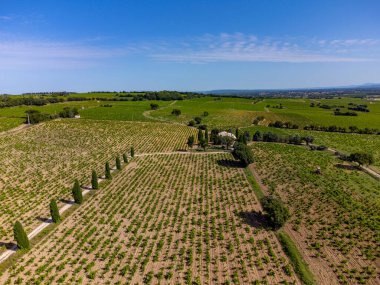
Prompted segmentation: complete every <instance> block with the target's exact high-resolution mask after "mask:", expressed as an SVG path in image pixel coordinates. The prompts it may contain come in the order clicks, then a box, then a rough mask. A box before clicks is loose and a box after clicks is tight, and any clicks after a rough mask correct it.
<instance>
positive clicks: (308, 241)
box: [252, 143, 380, 284]
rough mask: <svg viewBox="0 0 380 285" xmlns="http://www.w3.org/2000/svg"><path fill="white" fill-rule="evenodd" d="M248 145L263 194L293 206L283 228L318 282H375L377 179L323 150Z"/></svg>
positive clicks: (379, 202)
mask: <svg viewBox="0 0 380 285" xmlns="http://www.w3.org/2000/svg"><path fill="white" fill-rule="evenodd" d="M252 149H253V151H254V153H255V157H256V160H257V162H256V163H255V168H254V169H255V171H256V172H257V173H258V175H259V177H260V179H261V180H262V183H264V184H265V185H266V187H267V192H268V193H267V194H272V193H276V194H278V195H279V196H280V197H281V198H282V199H283V201H284V202H286V204H287V205H288V206H289V208H290V209H291V210H292V219H291V222H290V223H288V225H287V226H286V231H287V232H288V233H289V234H290V236H291V237H292V238H293V240H294V241H295V242H296V244H297V246H298V247H299V249H300V251H301V252H303V254H304V256H305V259H306V261H307V262H308V264H309V265H310V267H311V269H312V271H313V272H314V274H315V275H316V277H317V278H318V281H319V282H318V283H319V284H379V282H380V279H379V274H380V271H379V266H378V264H379V263H378V262H379V256H380V251H379V243H378V242H379V238H380V236H379V234H380V219H379V212H380V187H379V186H380V184H379V181H377V180H375V179H373V178H371V177H370V176H368V175H366V174H365V173H363V172H361V171H358V170H355V169H352V168H351V167H350V166H349V165H346V164H344V163H342V162H341V161H339V160H337V159H335V158H334V157H333V156H331V155H329V154H328V153H327V152H318V151H314V152H313V151H309V150H308V149H307V148H306V147H302V146H292V145H286V144H274V143H253V144H252ZM317 166H320V167H321V169H322V175H318V174H315V172H314V171H315V169H316V168H317Z"/></svg>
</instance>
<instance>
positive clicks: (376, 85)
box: [202, 83, 380, 95]
mask: <svg viewBox="0 0 380 285" xmlns="http://www.w3.org/2000/svg"><path fill="white" fill-rule="evenodd" d="M350 89H357V90H365V89H370V90H373V89H379V90H380V83H364V84H360V85H347V86H333V87H314V88H313V87H310V88H279V89H269V88H268V89H265V88H262V89H217V90H209V91H203V92H202V93H204V94H220V95H226V94H231V95H244V94H252V93H259V92H291V91H294V92H302V91H309V92H310V91H328V90H334V91H336V90H350Z"/></svg>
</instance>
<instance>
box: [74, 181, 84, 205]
mask: <svg viewBox="0 0 380 285" xmlns="http://www.w3.org/2000/svg"><path fill="white" fill-rule="evenodd" d="M72 193H73V198H74V201H75V203H77V204H82V202H83V195H82V190H81V189H80V186H79V181H78V179H75V182H74V186H73V189H72Z"/></svg>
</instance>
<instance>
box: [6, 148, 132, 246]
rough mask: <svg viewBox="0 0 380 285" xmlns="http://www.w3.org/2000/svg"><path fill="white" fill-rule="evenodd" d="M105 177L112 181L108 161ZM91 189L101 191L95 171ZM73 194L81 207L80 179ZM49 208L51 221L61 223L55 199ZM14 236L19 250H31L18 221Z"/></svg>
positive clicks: (117, 166) (118, 168) (126, 158)
mask: <svg viewBox="0 0 380 285" xmlns="http://www.w3.org/2000/svg"><path fill="white" fill-rule="evenodd" d="M134 156H135V150H134V148H133V147H131V157H132V158H133V157H134ZM123 161H124V163H128V156H127V155H126V154H125V153H124V154H123ZM116 169H117V170H121V160H120V157H116ZM105 177H106V179H112V175H111V168H110V164H109V162H108V161H107V162H106V165H105ZM91 187H92V189H99V182H98V175H97V173H96V171H95V170H93V171H92V177H91ZM71 192H72V195H73V198H74V202H75V203H76V204H79V205H80V204H82V203H83V194H82V189H81V187H80V184H79V181H78V179H75V181H74V186H73V188H72V189H71ZM49 208H50V215H51V219H52V221H53V223H59V222H60V221H61V220H62V219H61V215H60V213H59V209H58V206H57V202H56V201H55V200H54V199H53V200H51V201H50V204H49ZM13 234H14V238H15V240H16V243H17V247H18V248H19V249H21V250H28V249H30V241H29V238H28V235H27V234H26V232H25V230H24V227H23V226H22V224H21V223H20V222H19V221H16V223H15V224H14V226H13Z"/></svg>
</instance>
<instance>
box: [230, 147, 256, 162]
mask: <svg viewBox="0 0 380 285" xmlns="http://www.w3.org/2000/svg"><path fill="white" fill-rule="evenodd" d="M232 155H233V156H234V157H235V158H236V159H239V160H240V161H241V163H242V164H243V166H245V167H247V166H248V165H249V164H251V163H252V162H253V153H252V150H251V149H250V148H249V147H248V146H246V145H245V144H244V143H240V142H237V143H235V145H234V151H233V152H232Z"/></svg>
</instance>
